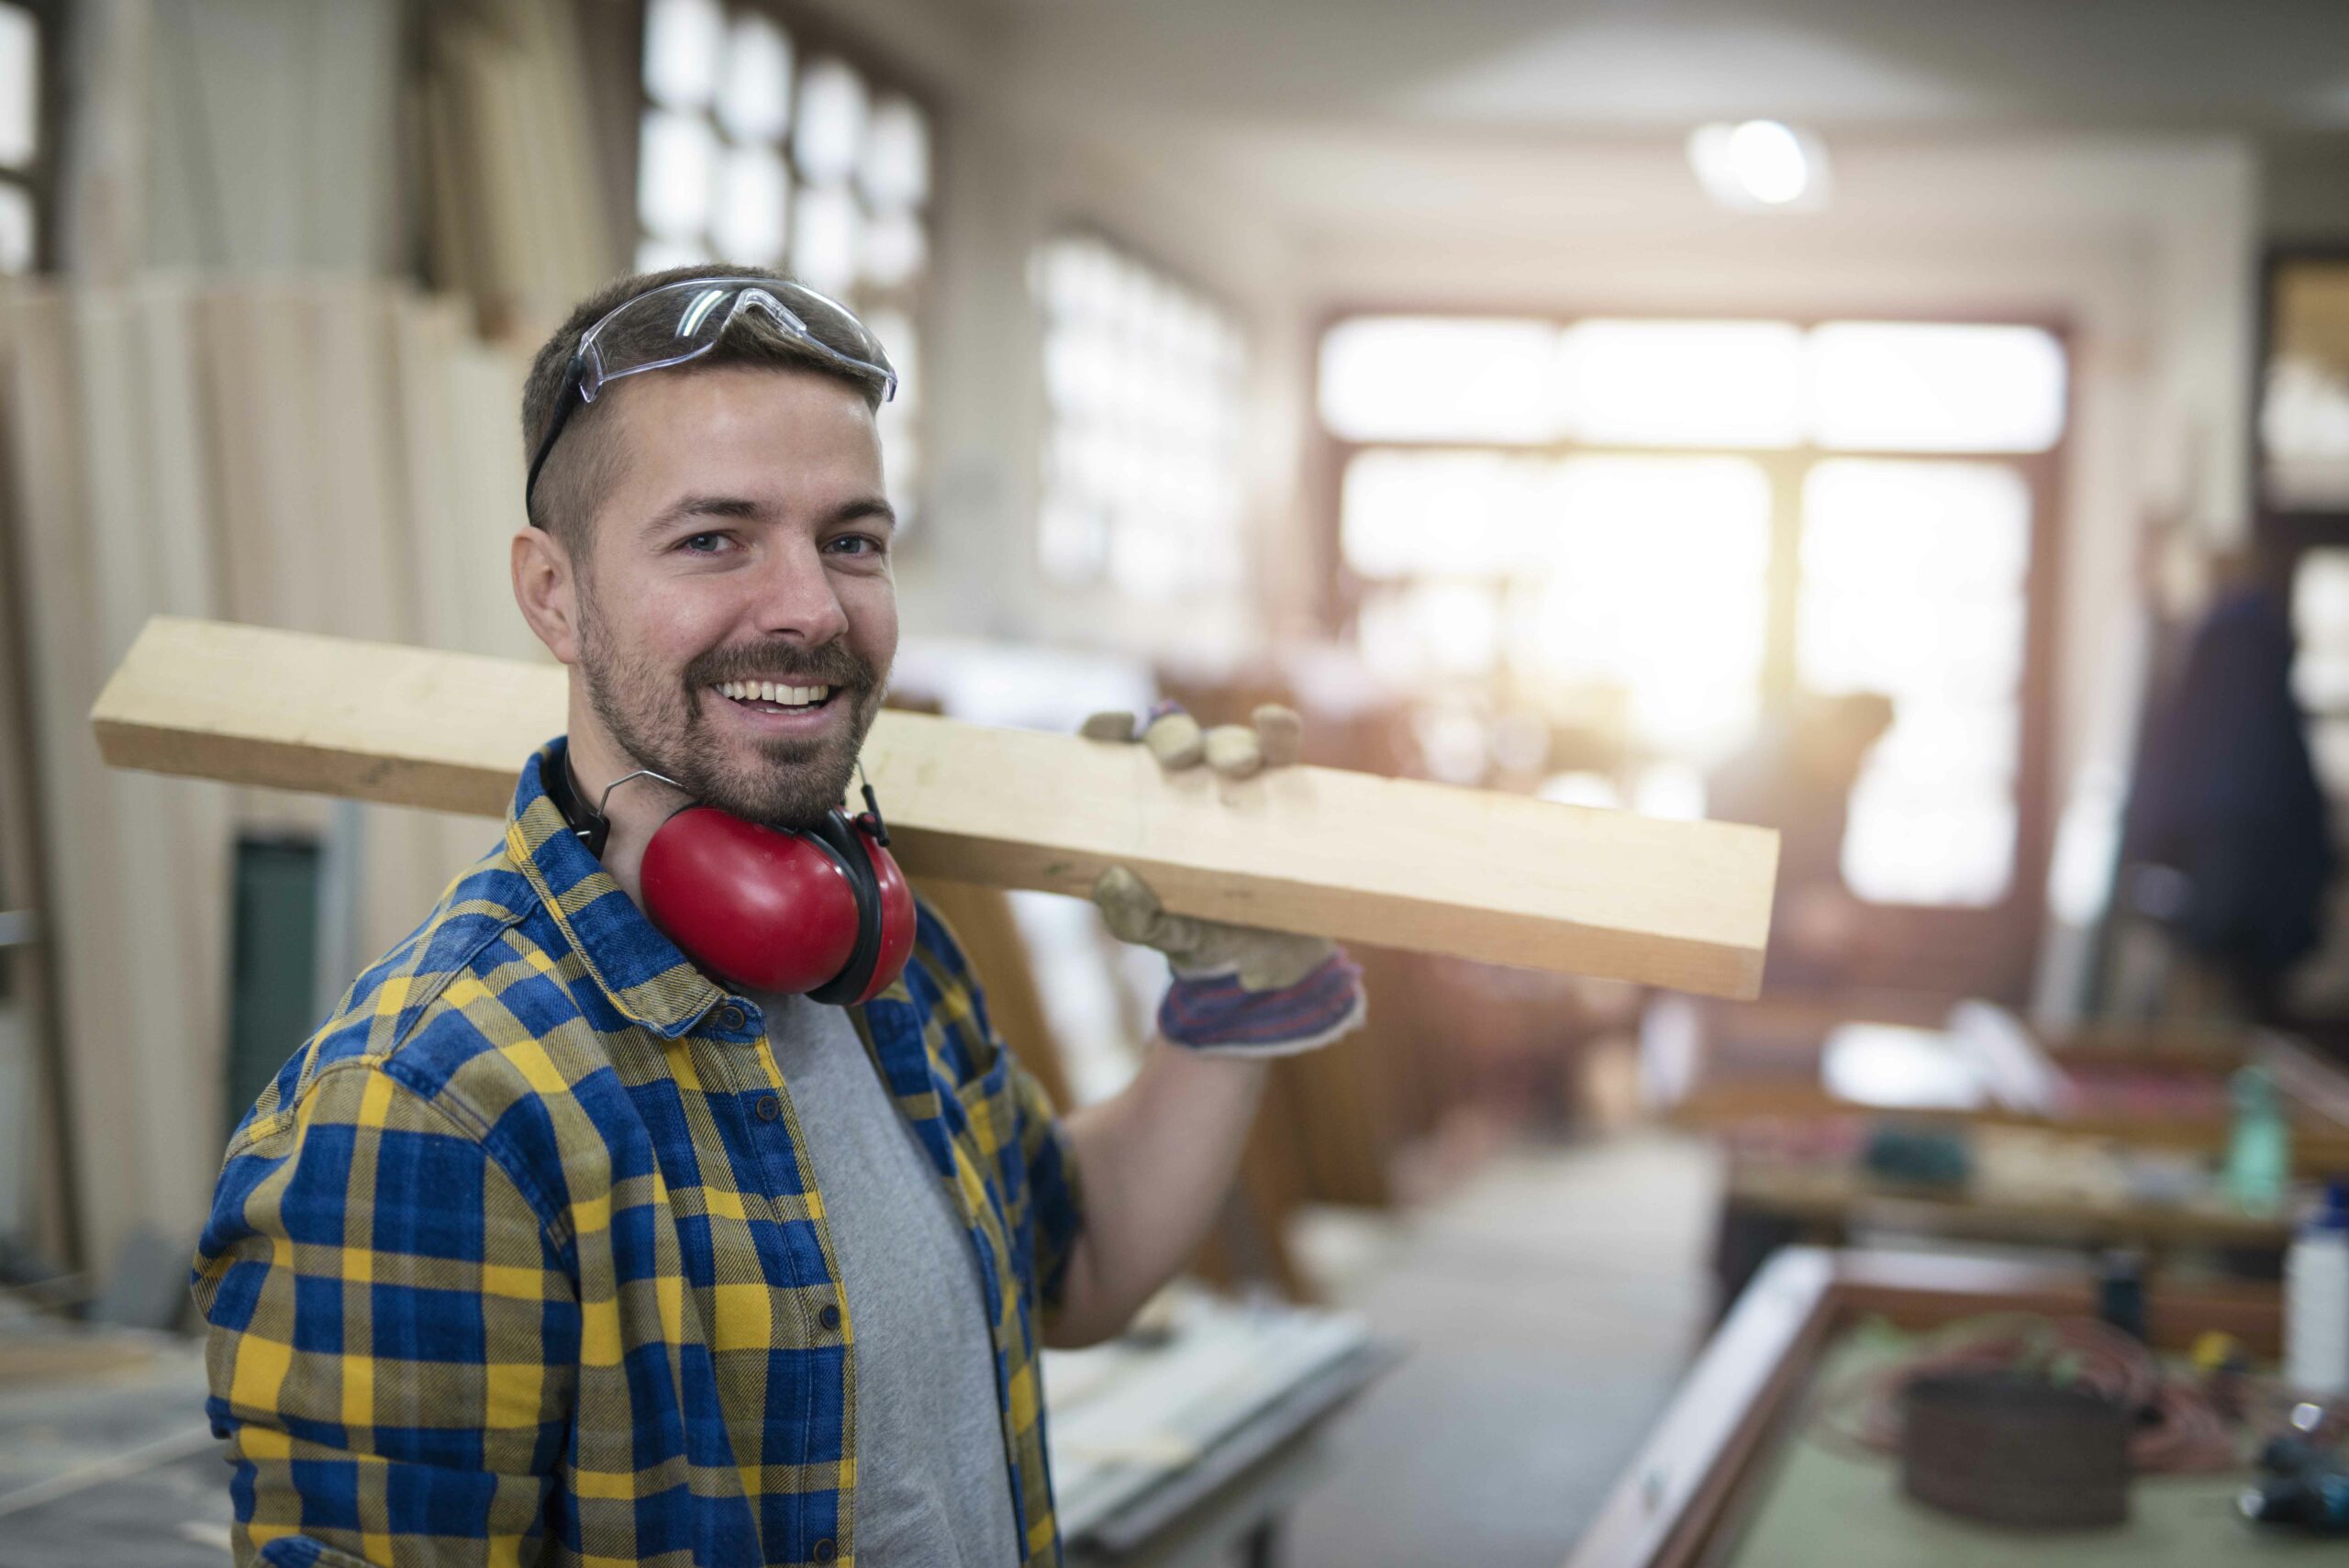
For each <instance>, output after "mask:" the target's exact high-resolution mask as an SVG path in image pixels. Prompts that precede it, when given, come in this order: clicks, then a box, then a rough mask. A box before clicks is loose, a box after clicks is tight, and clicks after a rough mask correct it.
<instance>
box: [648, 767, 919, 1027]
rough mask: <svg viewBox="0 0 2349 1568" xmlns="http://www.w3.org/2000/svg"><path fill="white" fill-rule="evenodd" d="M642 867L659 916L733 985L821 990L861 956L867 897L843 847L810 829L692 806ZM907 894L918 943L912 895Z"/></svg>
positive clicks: (668, 931) (651, 906) (675, 937)
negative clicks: (787, 828) (768, 824)
mask: <svg viewBox="0 0 2349 1568" xmlns="http://www.w3.org/2000/svg"><path fill="white" fill-rule="evenodd" d="M882 858H883V859H884V860H886V859H887V856H885V855H884V856H883V857H882ZM891 869H892V870H895V866H894V864H893V865H892V867H891ZM640 875H641V883H642V886H643V891H644V909H645V913H646V914H647V915H650V916H651V917H652V923H653V924H654V925H656V926H658V927H660V928H661V929H662V932H663V933H664V934H665V935H667V937H668V938H669V940H672V941H674V942H675V943H676V944H677V945H678V946H679V947H680V948H683V949H684V950H685V953H686V955H687V956H689V957H690V958H692V959H693V960H695V962H698V963H700V964H702V965H704V966H705V967H707V969H708V970H709V971H710V972H711V973H714V974H716V975H717V976H718V978H720V979H721V980H724V981H725V982H727V984H730V985H740V986H743V987H745V988H747V989H750V990H754V991H777V992H784V993H786V994H793V995H796V994H798V993H802V992H813V991H816V990H818V989H819V988H821V987H822V986H824V985H826V984H828V983H829V982H831V981H834V980H836V979H839V978H841V971H842V970H843V969H845V968H846V967H847V966H848V964H849V962H850V960H851V959H852V957H854V956H855V953H856V949H857V946H858V941H857V939H858V937H859V935H860V928H861V927H862V926H863V923H864V922H863V918H861V917H862V915H863V910H862V909H861V907H860V906H861V905H863V903H864V902H865V900H864V899H863V898H860V897H859V892H860V890H859V889H857V888H855V887H853V886H852V881H851V879H852V872H851V871H850V869H849V868H848V867H847V866H845V865H843V864H842V863H841V858H840V856H839V853H838V851H834V850H832V849H831V848H830V847H829V846H828V845H824V844H821V843H818V841H816V840H814V839H813V838H811V837H808V836H805V835H801V834H796V833H785V832H782V831H779V830H778V829H776V828H763V827H761V826H759V825H758V824H757V823H755V822H745V821H744V820H742V818H740V817H736V816H733V815H731V814H729V813H728V812H724V811H720V810H718V808H717V807H715V806H687V807H686V808H685V810H683V811H680V812H678V813H677V814H676V815H675V816H674V817H670V818H669V820H668V821H666V822H663V823H662V825H661V827H660V828H659V829H658V830H657V831H655V832H654V833H653V835H652V841H651V843H649V844H647V845H646V846H645V847H644V865H643V870H642V872H641V873H640ZM898 884H899V885H900V886H901V887H902V886H903V885H904V879H903V878H902V877H900V878H899V879H898ZM905 901H906V906H907V918H906V919H905V921H904V922H903V925H904V927H905V929H906V930H907V940H906V945H907V947H908V948H910V946H911V944H912V939H911V931H912V926H913V921H912V917H911V909H912V896H911V895H910V894H907V895H906V899H905ZM884 924H885V922H884ZM883 945H884V947H885V946H886V943H885V942H884V944H883ZM897 962H898V964H899V965H900V966H902V965H903V964H904V962H905V960H904V957H903V956H902V954H901V955H900V957H899V959H898V961H897ZM890 978H891V979H893V980H894V979H895V978H896V974H895V973H894V972H892V973H891V975H890Z"/></svg>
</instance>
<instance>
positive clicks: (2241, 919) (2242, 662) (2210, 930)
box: [2119, 526, 2335, 1023]
mask: <svg viewBox="0 0 2349 1568" xmlns="http://www.w3.org/2000/svg"><path fill="white" fill-rule="evenodd" d="M2146 566H2147V571H2146V572H2145V573H2144V575H2145V576H2146V578H2147V581H2146V583H2145V584H2144V586H2145V588H2146V591H2147V593H2148V596H2149V598H2150V599H2151V601H2152V604H2153V606H2154V612H2155V627H2156V637H2155V646H2154V660H2153V668H2152V672H2151V676H2150V679H2149V681H2148V683H2147V694H2146V698H2145V708H2144V719H2143V726H2142V727H2141V728H2140V730H2139V732H2138V742H2137V755H2136V759H2135V763H2134V766H2133V768H2132V772H2131V777H2130V784H2129V805H2128V810H2127V813H2126V815H2125V817H2124V819H2123V831H2122V841H2121V874H2120V878H2119V886H2120V888H2121V910H2122V913H2123V914H2124V915H2127V916H2130V917H2135V918H2137V919H2139V920H2142V921H2146V922H2149V923H2150V924H2151V925H2152V926H2153V927H2154V928H2155V929H2159V930H2160V931H2162V932H2163V933H2164V934H2165V936H2166V937H2167V939H2168V940H2169V942H2170V943H2171V944H2172V945H2173V947H2174V950H2175V952H2176V955H2177V956H2180V957H2182V958H2183V959H2184V960H2185V961H2186V962H2185V964H2184V966H2182V967H2181V966H2176V965H2175V964H2174V965H2173V969H2174V970H2176V972H2175V973H2172V974H2171V975H2170V976H2168V986H2167V989H2168V991H2169V993H2170V995H2168V997H2167V998H2166V999H2165V1006H2169V1007H2173V1008H2181V1009H2183V1010H2188V1011H2198V1012H2199V1011H2201V1010H2203V1007H2202V1006H2201V1004H2204V1003H2206V1002H2208V1003H2214V1004H2215V1006H2216V1010H2218V1011H2220V1012H2222V1013H2225V1014H2228V1015H2231V1016H2234V1017H2238V1018H2248V1019H2250V1020H2252V1021H2254V1022H2257V1023H2275V1022H2277V1021H2279V1016H2280V1014H2281V1011H2282V996H2281V988H2282V985H2283V983H2284V979H2285V976H2286V974H2287V973H2288V971H2289V970H2290V969H2291V968H2292V966H2293V965H2294V964H2296V963H2298V962H2299V961H2300V960H2301V959H2303V958H2305V957H2307V956H2308V955H2309V954H2310V953H2312V952H2314V951H2316V949H2317V946H2318V944H2319V941H2320V940H2321V936H2322V934H2323V915H2324V901H2325V889H2326V887H2327V886H2328V885H2329V884H2330V883H2331V881H2332V872H2333V867H2334V865H2335V851H2334V848H2333V844H2332V829H2331V827H2330V823H2329V820H2328V813H2327V809H2326V806H2325V799H2324V791H2323V788H2322V786H2321V784H2320V783H2319V781H2318V779H2317V776H2316V767H2315V763H2314V762H2313V760H2312V759H2311V757H2310V752H2309V744H2308V732H2307V731H2308V723H2307V716H2306V715H2305V714H2304V713H2303V712H2302V710H2301V707H2300V704H2299V697H2298V695H2296V694H2295V693H2294V691H2293V689H2292V664H2293V660H2294V656H2295V652H2296V650H2295V645H2294V639H2293V632H2292V621H2291V610H2290V606H2289V605H2288V601H2287V598H2286V595H2285V593H2284V591H2283V590H2282V588H2281V587H2280V585H2279V584H2281V583H2282V582H2283V581H2284V578H2285V563H2284V562H2281V561H2263V560H2262V559H2260V558H2259V556H2258V554H2257V553H2256V552H2251V551H2228V550H2213V549H2211V548H2210V546H2209V545H2208V544H2207V543H2205V542H2204V541H2203V540H2202V539H2199V538H2198V537H2197V536H2196V534H2195V533H2194V532H2193V530H2191V529H2188V528H2183V527H2176V526H2173V527H2171V528H2167V529H2164V530H2158V531H2157V532H2156V534H2155V536H2154V541H2153V544H2152V546H2151V548H2150V550H2149V559H2148V561H2147V562H2146ZM2198 993H2199V995H2198Z"/></svg>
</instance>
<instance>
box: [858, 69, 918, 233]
mask: <svg viewBox="0 0 2349 1568" xmlns="http://www.w3.org/2000/svg"><path fill="white" fill-rule="evenodd" d="M857 177H858V179H859V180H860V181H861V182H862V183H863V186H864V199H865V200H867V201H869V202H871V203H872V204H873V205H874V207H875V208H876V209H879V210H882V211H889V210H892V209H895V208H900V207H918V206H921V205H922V203H924V202H926V201H928V200H929V199H930V127H929V126H928V125H927V124H926V123H925V122H924V120H923V118H922V113H921V111H920V110H919V109H918V108H916V107H914V106H913V105H912V104H910V103H908V102H907V100H906V99H904V98H898V97H890V98H884V99H882V100H881V102H880V103H879V104H877V105H875V106H874V110H873V123H872V124H871V125H870V126H869V127H868V128H867V129H866V133H865V142H864V158H863V166H862V167H861V168H860V169H859V171H858V176H857Z"/></svg>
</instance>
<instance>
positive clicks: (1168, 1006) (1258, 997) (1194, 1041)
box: [1158, 952, 1366, 1056]
mask: <svg viewBox="0 0 2349 1568" xmlns="http://www.w3.org/2000/svg"><path fill="white" fill-rule="evenodd" d="M1365 1009H1366V1004H1365V1000H1364V993H1363V984H1362V967H1361V966H1360V965H1359V964H1357V963H1355V962H1353V960H1352V959H1350V958H1348V957H1347V956H1346V955H1345V954H1344V953H1343V952H1333V953H1331V954H1330V956H1329V957H1328V958H1327V959H1325V960H1323V961H1322V962H1321V963H1319V965H1318V966H1316V967H1315V968H1314V969H1313V970H1312V971H1311V972H1310V973H1308V974H1307V975H1306V976H1305V978H1303V979H1302V980H1299V981H1297V982H1296V983H1294V984H1289V985H1284V986H1282V987H1281V988H1280V989H1279V990H1277V991H1251V990H1248V989H1247V988H1246V987H1244V986H1242V985H1241V984H1240V976H1239V975H1238V974H1237V973H1221V974H1178V975H1176V976H1175V984H1172V985H1170V986H1168V987H1167V990H1166V1000H1165V1001H1163V1002H1162V1003H1161V1004H1159V1008H1158V1032H1159V1033H1161V1034H1163V1035H1164V1036H1165V1037H1166V1038H1167V1039H1168V1040H1172V1041H1174V1042H1175V1044H1176V1045H1179V1046H1183V1047H1185V1048H1186V1049H1188V1050H1191V1051H1200V1052H1203V1053H1205V1054H1207V1055H1210V1056H1293V1055H1295V1054H1297V1052H1299V1051H1311V1050H1314V1049H1315V1048H1316V1047H1319V1046H1324V1045H1327V1044H1329V1043H1330V1041H1331V1040H1336V1039H1338V1038H1339V1037H1340V1036H1341V1035H1347V1034H1351V1033H1353V1031H1354V1030H1355V1029H1360V1028H1361V1027H1362V1023H1363V1018H1364V1013H1365Z"/></svg>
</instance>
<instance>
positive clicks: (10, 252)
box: [0, 184, 39, 272]
mask: <svg viewBox="0 0 2349 1568" xmlns="http://www.w3.org/2000/svg"><path fill="white" fill-rule="evenodd" d="M38 238H39V236H38V235H37V234H36V233H35V232H34V228H33V198H32V193H31V192H29V191H28V190H26V189H25V188H24V187H23V186H22V185H9V184H0V272H31V271H32V270H33V250H34V248H35V241H36V239H38Z"/></svg>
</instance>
